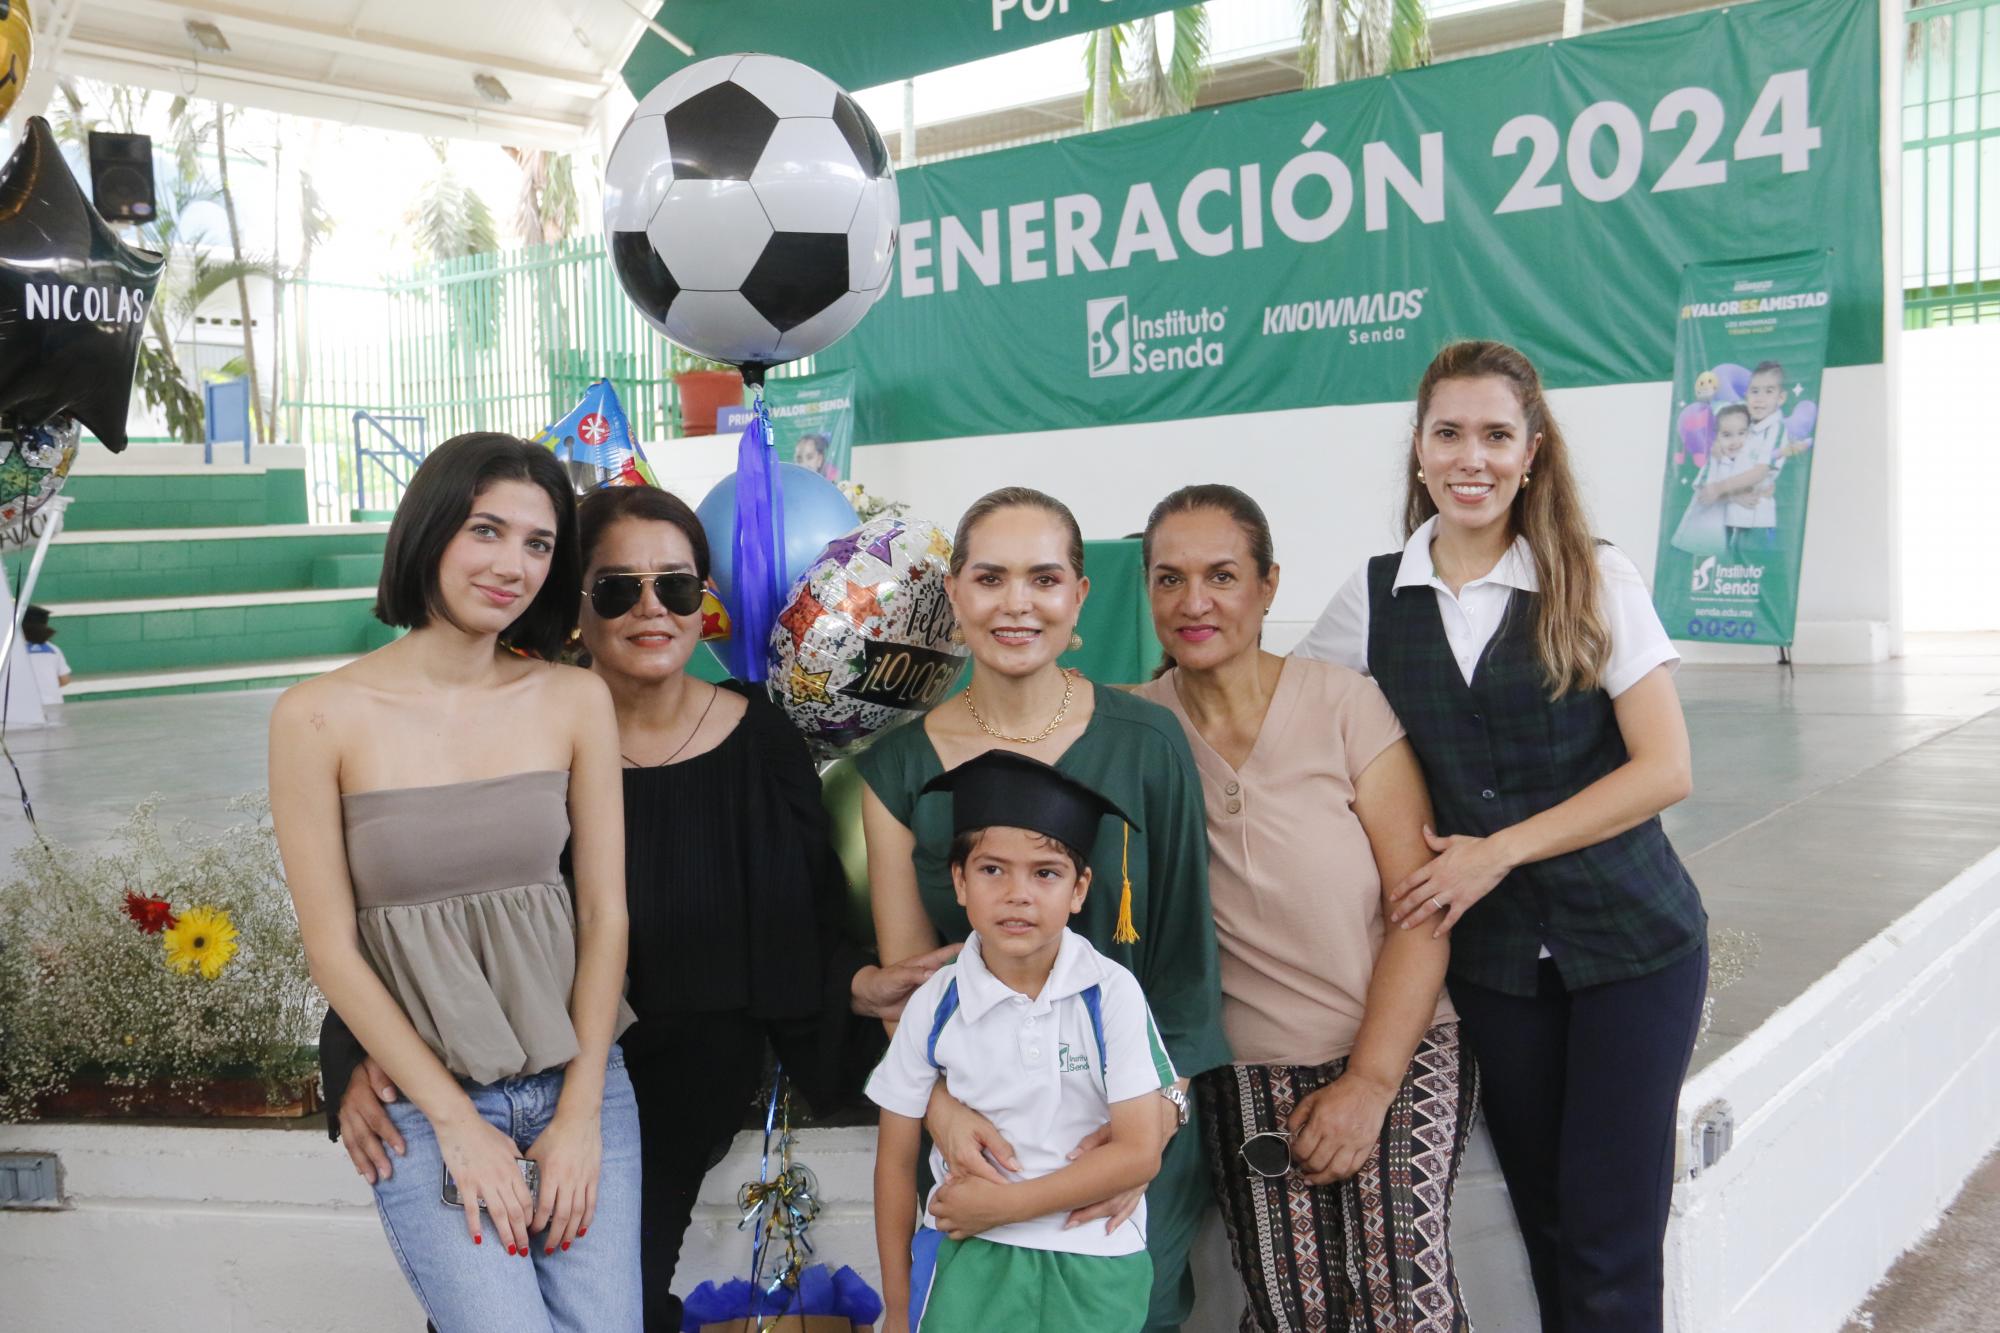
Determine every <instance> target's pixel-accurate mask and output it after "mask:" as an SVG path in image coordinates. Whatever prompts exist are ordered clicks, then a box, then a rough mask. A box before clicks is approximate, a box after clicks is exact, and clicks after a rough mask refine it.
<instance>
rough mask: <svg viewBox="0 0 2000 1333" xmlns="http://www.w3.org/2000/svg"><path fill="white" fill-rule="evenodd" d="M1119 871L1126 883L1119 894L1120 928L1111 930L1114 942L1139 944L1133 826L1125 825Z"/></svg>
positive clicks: (1119, 857)
mask: <svg viewBox="0 0 2000 1333" xmlns="http://www.w3.org/2000/svg"><path fill="white" fill-rule="evenodd" d="M1118 873H1119V875H1120V876H1121V877H1122V878H1123V879H1124V881H1125V885H1124V887H1123V888H1122V889H1121V890H1120V891H1119V894H1118V929H1116V930H1114V931H1112V932H1111V942H1112V943H1113V944H1137V943H1138V942H1139V930H1138V927H1136V926H1134V925H1133V924H1132V826H1131V825H1130V824H1127V825H1126V826H1125V850H1124V851H1122V852H1120V853H1119V856H1118Z"/></svg>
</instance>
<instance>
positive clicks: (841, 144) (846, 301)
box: [604, 55, 899, 366]
mask: <svg viewBox="0 0 2000 1333" xmlns="http://www.w3.org/2000/svg"><path fill="white" fill-rule="evenodd" d="M898 216H899V214H898V211H897V201H896V174H895V170H894V168H892V167H891V166H890V164H889V150H888V149H887V148H886V147H885V146H884V145H883V143H882V136H881V135H880V134H879V133H877V132H876V129H875V126H874V124H873V123H872V122H871V121H870V120H869V119H868V115H867V113H866V112H864V111H863V110H862V109H861V107H860V105H859V104H858V103H856V102H855V101H854V99H853V98H851V97H849V96H848V95H847V94H846V93H844V92H842V91H841V90H840V87H839V85H837V84H835V83H834V82H833V80H831V79H829V78H827V77H826V76H825V75H824V74H821V73H819V72H818V71H817V70H813V69H809V68H807V67H806V66H804V65H801V64H799V63H798V62H797V61H794V60H786V59H784V58H783V57H781V56H764V55H733V56H716V57H714V58H713V59H709V60H701V61H697V62H696V63H694V64H692V65H689V66H688V67H687V68H685V69H682V70H678V71H676V72H675V73H674V74H673V75H671V76H670V77H668V78H667V79H666V80H664V81H663V82H662V83H661V84H660V85H659V86H658V87H657V88H655V89H653V91H652V92H650V93H647V94H646V96H645V98H644V100H642V101H641V102H640V103H639V106H638V108H637V109H636V110H635V111H633V113H632V118H631V119H630V120H629V121H627V122H626V123H625V128H624V130H623V131H622V132H620V134H619V136H618V142H617V144H615V145H614V146H613V147H612V149H611V159H610V161H609V162H607V163H606V164H605V168H604V241H605V248H606V249H607V250H608V251H609V252H610V254H611V264H612V267H613V268H614V269H615V270H616V271H617V273H618V281H619V282H620V283H621V284H622V285H623V286H624V288H625V294H626V295H627V296H628V297H630V298H631V300H632V303H633V304H634V305H636V306H637V307H639V311H640V313H641V314H643V315H645V317H646V318H647V320H648V321H649V322H651V323H652V325H653V327H655V328H657V329H658V330H659V331H660V332H662V333H664V334H666V335H667V337H669V338H671V339H673V340H674V341H675V342H677V343H679V344H680V345H681V346H682V347H685V348H687V349H688V350H689V351H691V352H695V353H698V354H699V355H701V356H705V357H708V358H710V359H711V360H715V361H727V362H729V363H730V364H732V365H739V366H741V365H775V364H777V363H778V362H781V361H791V360H794V359H796V358H798V357H802V356H811V355H812V354H813V353H814V352H817V351H819V350H820V349H821V348H823V347H826V346H828V345H830V344H831V343H833V342H834V341H835V340H836V339H838V338H840V337H841V336H842V335H843V334H845V333H846V332H847V331H848V330H849V329H851V328H853V327H854V326H855V325H856V324H858V323H860V322H861V317H862V316H863V315H865V314H867V313H868V308H869V307H870V306H871V305H873V304H874V303H875V301H876V299H877V298H878V297H880V296H881V295H882V293H883V292H884V291H886V290H888V286H889V273H890V259H891V257H892V256H893V255H894V253H895V249H896V222H897V218H898Z"/></svg>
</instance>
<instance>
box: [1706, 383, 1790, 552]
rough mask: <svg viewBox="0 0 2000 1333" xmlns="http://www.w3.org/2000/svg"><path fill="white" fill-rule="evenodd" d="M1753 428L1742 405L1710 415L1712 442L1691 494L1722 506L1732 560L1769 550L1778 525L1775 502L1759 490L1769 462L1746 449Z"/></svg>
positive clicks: (1732, 406)
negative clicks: (1697, 485) (1698, 483)
mask: <svg viewBox="0 0 2000 1333" xmlns="http://www.w3.org/2000/svg"><path fill="white" fill-rule="evenodd" d="M1753 429H1754V423H1753V421H1752V419H1751V416H1750V409H1749V408H1747V407H1745V406H1743V404H1741V403H1731V404H1730V405H1729V406H1727V407H1725V408H1722V409H1721V410H1720V411H1718V412H1717V413H1716V414H1715V443H1714V444H1713V445H1712V446H1710V448H1709V453H1708V464H1707V466H1706V468H1704V470H1703V472H1702V485H1701V489H1700V491H1699V492H1698V493H1697V494H1696V499H1697V501H1698V502H1700V503H1703V504H1717V503H1720V504H1721V505H1722V507H1723V508H1722V512H1723V520H1722V521H1723V525H1724V532H1725V535H1726V536H1727V538H1728V541H1729V552H1730V554H1731V555H1737V554H1739V553H1742V552H1747V551H1756V550H1768V549H1770V546H1771V545H1772V543H1771V542H1770V541H1769V534H1770V533H1771V532H1772V531H1773V530H1774V529H1775V528H1776V527H1777V525H1778V502H1777V501H1776V500H1774V499H1772V498H1771V497H1770V496H1769V495H1768V494H1766V493H1765V492H1764V490H1763V482H1764V479H1765V478H1766V476H1767V475H1768V474H1769V472H1770V467H1769V464H1768V460H1765V459H1760V458H1759V456H1758V455H1757V454H1756V453H1755V452H1754V450H1753V449H1752V448H1751V446H1750V437H1751V434H1752V432H1753Z"/></svg>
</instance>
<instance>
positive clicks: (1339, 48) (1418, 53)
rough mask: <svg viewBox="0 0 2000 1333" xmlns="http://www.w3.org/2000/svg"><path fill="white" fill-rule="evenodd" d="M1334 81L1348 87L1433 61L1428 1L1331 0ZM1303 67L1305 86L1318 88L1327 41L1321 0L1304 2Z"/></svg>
mask: <svg viewBox="0 0 2000 1333" xmlns="http://www.w3.org/2000/svg"><path fill="white" fill-rule="evenodd" d="M1330 8H1331V9H1332V11H1333V22H1334V33H1333V41H1334V77H1335V79H1336V80H1337V81H1338V82H1341V83H1347V82H1349V81H1351V80H1353V79H1367V78H1373V77H1374V76H1375V75H1377V74H1384V73H1393V72H1394V71H1396V70H1404V69H1418V68H1421V67H1422V66H1424V65H1428V64H1430V63H1431V29H1430V14H1429V11H1428V10H1426V9H1425V7H1424V0H1332V3H1331V5H1330ZM1299 9H1300V16H1299V20H1300V21H1299V43H1300V45H1299V66H1300V69H1301V72H1302V73H1303V74H1304V75H1305V86H1306V87H1308V88H1315V87H1318V86H1319V83H1320V77H1319V65H1320V46H1321V43H1322V42H1324V41H1325V40H1326V33H1325V32H1324V28H1325V26H1326V24H1325V16H1324V15H1323V14H1322V12H1321V11H1322V0H1301V3H1300V6H1299Z"/></svg>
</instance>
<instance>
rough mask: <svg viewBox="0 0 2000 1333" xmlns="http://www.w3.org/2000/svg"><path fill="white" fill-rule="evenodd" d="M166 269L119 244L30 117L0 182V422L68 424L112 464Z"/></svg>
mask: <svg viewBox="0 0 2000 1333" xmlns="http://www.w3.org/2000/svg"><path fill="white" fill-rule="evenodd" d="M164 266H165V261H164V260H163V259H162V258H161V257H160V256H159V255H156V254H154V253H153V252H152V251H150V250H141V249H138V248H136V247H134V246H130V245H127V244H126V243H125V242H124V241H123V240H121V239H120V238H119V236H118V233H116V232H114V231H113V230H111V224H110V223H108V222H106V221H105V220H104V219H103V218H102V217H100V216H98V213H97V210H96V209H95V208H93V207H91V203H90V199H89V196H87V195H86V194H85V193H84V192H83V188H82V187H81V186H79V185H78V184H77V181H76V177H75V176H73V175H71V174H70V169H69V164H68V163H67V162H65V161H63V156H62V153H61V151H60V150H58V149H57V147H56V139H55V135H54V134H52V133H50V132H49V123H48V122H47V121H45V120H43V119H42V118H41V117H40V116H33V117H30V118H29V120H28V125H27V129H26V131H25V132H24V133H23V134H22V135H21V143H20V145H19V146H18V147H17V148H15V150H14V155H13V156H12V157H11V158H9V159H7V165H6V168H5V169H4V171H0V419H4V420H5V421H6V422H7V423H8V424H11V425H14V426H21V427H27V426H38V425H41V424H42V423H43V422H45V421H48V420H50V419H52V418H54V417H57V416H73V417H75V418H76V419H77V420H78V421H80V422H82V423H83V424H84V425H85V426H87V427H89V428H90V431H91V433H92V434H93V435H95V436H97V438H98V439H100V440H102V441H104V443H105V444H106V445H107V446H109V447H110V449H111V451H112V452H113V453H117V452H118V451H120V450H122V449H124V447H125V411H126V408H127V407H128V406H129V405H130V403H131V401H132V369H133V366H134V363H136V362H137V360H138V358H139V340H140V338H142V337H143V336H144V335H145V331H146V312H147V309H148V308H149V307H150V306H151V304H152V300H153V289H154V288H155V287H157V286H158V285H159V282H160V270H161V269H162V268H163V267H164Z"/></svg>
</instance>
